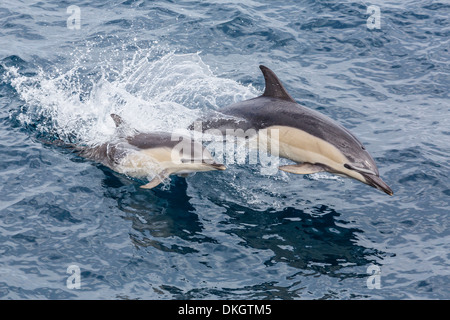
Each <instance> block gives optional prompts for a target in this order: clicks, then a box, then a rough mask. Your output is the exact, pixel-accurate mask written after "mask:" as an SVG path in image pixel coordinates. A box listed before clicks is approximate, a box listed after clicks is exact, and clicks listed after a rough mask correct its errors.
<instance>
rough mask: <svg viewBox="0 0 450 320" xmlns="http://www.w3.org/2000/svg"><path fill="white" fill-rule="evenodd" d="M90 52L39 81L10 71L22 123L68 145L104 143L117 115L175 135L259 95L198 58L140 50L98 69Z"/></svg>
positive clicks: (41, 74)
mask: <svg viewBox="0 0 450 320" xmlns="http://www.w3.org/2000/svg"><path fill="white" fill-rule="evenodd" d="M87 52H90V53H92V52H91V51H90V50H87V51H86V53H85V54H84V55H83V56H81V57H80V55H79V54H76V55H74V56H76V58H75V59H74V62H73V65H72V66H71V67H70V68H69V69H67V70H63V68H62V67H55V68H54V69H52V70H51V71H46V70H43V69H42V68H39V69H38V71H37V73H36V75H34V76H26V75H21V74H20V72H19V71H18V69H17V68H15V67H5V69H6V70H7V72H6V74H5V78H6V79H7V81H9V83H10V84H11V85H12V86H13V87H14V89H15V90H16V91H17V92H18V94H19V97H20V98H21V100H23V101H24V106H23V107H22V108H21V110H20V112H19V113H18V114H17V115H16V118H17V119H18V120H19V121H20V122H21V124H22V125H25V126H28V127H30V126H33V127H35V128H36V130H37V131H38V132H39V133H41V134H47V135H52V136H53V137H54V138H57V139H61V140H63V141H66V142H75V143H80V144H85V145H98V144H100V143H104V142H106V141H108V140H109V139H110V138H111V136H112V135H113V134H114V131H115V130H114V123H113V121H112V119H111V118H110V114H111V113H116V114H119V115H121V116H122V118H123V119H124V120H125V121H126V122H127V123H129V124H130V125H131V126H132V127H133V128H134V129H136V130H139V131H143V132H150V131H167V132H172V131H175V130H178V129H183V128H186V127H187V126H188V125H189V124H190V123H192V122H193V121H195V120H196V119H197V118H198V117H199V116H200V115H201V113H202V112H204V111H206V110H209V109H216V108H220V107H221V106H223V105H226V104H230V103H233V102H237V101H240V100H244V99H248V98H251V97H254V96H256V95H257V93H258V92H257V90H255V89H254V88H253V87H252V86H243V85H241V84H239V83H238V82H236V81H234V80H229V79H222V78H220V77H217V76H215V75H214V74H213V73H212V72H211V70H210V68H209V67H208V66H207V65H206V64H205V63H204V62H203V61H202V59H201V57H200V54H199V53H189V54H177V53H174V52H165V53H163V54H161V53H160V52H159V50H157V49H154V48H153V49H139V50H137V51H136V52H134V53H133V54H130V56H129V57H128V56H125V57H123V56H121V57H120V59H123V60H120V59H119V60H117V61H114V60H112V59H109V60H108V61H104V64H103V65H100V67H98V66H97V65H95V62H94V61H93V60H94V59H93V58H92V60H91V61H90V60H89V59H90V57H91V56H90V55H88V53H87ZM72 55H73V54H72ZM92 56H95V55H92ZM90 65H91V66H92V68H90V67H89V66H90Z"/></svg>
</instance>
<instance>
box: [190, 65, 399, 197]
mask: <svg viewBox="0 0 450 320" xmlns="http://www.w3.org/2000/svg"><path fill="white" fill-rule="evenodd" d="M260 69H261V71H262V73H263V75H264V79H265V91H264V93H263V94H262V95H261V96H259V97H256V98H253V99H249V100H245V101H242V102H238V103H235V104H232V105H230V106H227V107H224V108H221V109H219V113H220V114H222V116H217V113H216V114H215V115H214V116H208V117H206V118H205V119H202V123H201V125H202V127H201V130H202V131H203V132H205V131H208V130H216V131H217V130H219V131H220V133H221V134H222V135H225V134H227V133H229V132H233V131H234V130H237V129H242V130H244V131H246V132H247V130H249V129H253V131H254V132H257V133H260V132H262V131H263V130H262V129H267V136H268V137H269V144H277V146H278V152H279V156H281V157H283V158H287V159H290V160H292V161H294V162H296V164H292V165H284V166H280V167H279V169H280V170H283V171H285V172H290V173H295V174H312V173H316V172H321V171H327V172H331V173H333V174H337V175H343V176H346V177H350V178H353V179H356V180H359V181H361V182H363V183H365V184H367V185H369V186H372V187H374V188H377V189H379V190H381V191H383V192H385V193H387V194H388V195H393V191H392V190H391V188H390V187H389V186H388V185H387V184H386V183H385V182H384V181H383V180H382V179H381V178H380V174H379V172H378V168H377V166H376V164H375V161H374V160H373V158H372V157H371V155H370V154H369V152H368V151H367V150H366V148H365V147H364V145H363V144H362V143H361V142H360V141H359V140H358V139H357V138H356V137H355V136H354V135H353V134H352V133H351V132H350V131H349V130H347V129H346V128H344V127H343V126H342V125H340V124H339V123H337V122H336V121H334V120H332V119H331V118H329V117H327V116H325V115H323V114H321V113H319V112H317V111H315V110H312V109H309V108H307V107H305V106H302V105H300V104H298V103H297V102H296V101H295V100H294V99H293V98H292V97H291V96H290V95H289V93H288V92H287V91H286V89H285V88H284V87H283V85H282V83H281V81H280V80H279V79H278V77H277V76H276V75H275V73H274V72H273V71H272V70H270V69H269V68H267V67H265V66H263V65H261V66H260ZM223 115H224V116H223ZM189 128H190V129H191V130H192V129H194V130H195V129H196V126H195V125H191V126H190V127H189ZM242 130H241V132H242ZM273 130H278V137H277V140H278V141H274V139H272V140H270V137H271V134H270V132H273Z"/></svg>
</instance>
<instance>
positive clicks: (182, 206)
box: [0, 0, 450, 299]
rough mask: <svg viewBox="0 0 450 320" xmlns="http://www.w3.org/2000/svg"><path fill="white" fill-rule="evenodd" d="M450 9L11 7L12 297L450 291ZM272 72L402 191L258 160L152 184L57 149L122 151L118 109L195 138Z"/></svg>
mask: <svg viewBox="0 0 450 320" xmlns="http://www.w3.org/2000/svg"><path fill="white" fill-rule="evenodd" d="M72 5H76V6H77V7H78V9H79V10H76V9H77V8H76V7H75V9H73V7H71V8H69V7H70V6H72ZM371 5H374V6H376V7H378V9H379V11H378V13H377V11H372V10H369V11H368V7H369V6H371ZM68 8H69V9H68ZM78 17H79V19H78ZM449 17H450V4H449V3H448V1H444V0H440V1H439V0H438V1H429V0H426V1H417V0H414V1H412V0H409V1H399V0H394V1H379V0H373V1H371V2H365V1H325V0H324V1H309V0H308V1H306V0H305V1H268V0H267V1H263V0H261V1H232V0H230V1H143V0H137V1H133V0H127V1H123V0H99V1H85V0H81V1H55V0H48V1H34V0H23V1H13V0H2V1H1V3H0V124H1V125H0V137H1V140H0V154H1V157H0V182H1V184H0V188H1V189H0V190H1V192H0V298H1V299H448V298H450V291H449V288H450V264H449V262H450V231H449V212H450V210H449V207H450V182H449V179H450V160H449V150H450V100H449V91H450V76H449V75H450V54H449V44H450V27H449V25H450V24H449V22H450V21H449V19H450V18H449ZM368 21H369V22H368ZM78 22H79V24H77V23H78ZM377 22H380V24H379V25H377V24H376V23H377ZM259 64H264V65H266V66H268V67H269V68H271V69H273V70H274V71H275V72H276V74H277V75H278V76H279V78H280V79H281V81H282V82H283V83H284V85H285V87H286V88H287V90H288V91H289V92H290V94H291V95H292V96H293V97H294V98H295V99H296V100H297V101H298V102H299V103H301V104H303V105H306V106H308V107H310V108H312V109H315V110H317V111H319V112H322V113H324V114H326V115H327V116H330V117H331V118H333V119H335V120H336V121H338V122H339V123H341V124H343V125H344V126H345V127H347V128H348V129H350V130H351V131H352V132H353V133H354V134H355V135H356V136H357V137H358V138H359V139H360V140H361V141H362V142H363V143H364V144H365V145H366V147H367V149H368V150H369V151H370V153H371V154H372V156H373V157H374V158H375V160H376V162H377V164H378V167H379V169H380V174H381V176H382V177H383V179H384V180H385V181H386V182H387V183H388V184H389V185H390V186H391V187H392V189H393V190H394V196H393V197H389V196H387V195H386V194H383V193H382V192H380V191H377V190H375V189H373V188H370V187H368V186H366V185H363V184H361V183H359V182H357V181H353V180H350V179H345V178H340V177H335V176H332V175H330V174H325V173H320V174H313V175H306V176H298V175H292V174H287V173H284V172H281V171H280V172H278V173H277V174H275V175H270V176H267V175H263V174H261V173H260V170H259V167H258V165H250V164H234V165H233V164H230V165H228V170H227V171H225V172H207V173H197V174H196V175H194V176H191V177H188V178H186V179H185V178H181V177H173V178H172V179H171V181H170V183H166V184H165V185H162V186H160V187H157V188H155V189H153V190H143V189H140V188H139V186H140V185H141V182H140V181H136V180H133V179H129V178H127V177H126V176H123V175H120V174H117V173H115V172H113V171H111V170H109V169H108V168H105V167H104V166H102V165H100V164H97V163H94V162H91V161H89V160H85V159H82V158H80V157H77V156H76V155H75V154H73V153H72V152H70V150H67V149H66V148H64V147H62V146H60V145H53V144H51V143H49V141H51V140H55V139H60V140H63V141H64V142H67V143H78V144H98V143H101V142H104V141H107V140H108V138H110V137H111V135H112V134H113V133H114V123H113V121H112V119H111V118H110V116H109V115H110V113H113V112H114V113H118V114H121V115H122V116H123V118H124V119H125V120H126V121H127V122H128V123H130V124H132V125H133V127H135V128H136V129H138V130H142V131H153V130H166V131H171V130H177V129H180V128H186V127H187V126H188V125H189V124H190V123H191V122H192V121H193V120H195V119H197V118H198V117H199V116H200V115H202V114H203V113H205V112H208V111H210V110H220V108H221V107H224V106H227V105H229V104H231V103H234V102H238V101H242V100H245V99H248V98H252V97H255V96H257V95H259V94H261V93H262V91H263V89H264V81H263V77H262V75H261V73H260V70H259V68H258V66H259ZM283 161H284V160H283ZM73 265H75V266H76V267H77V268H78V269H76V271H75V273H72V271H71V270H72V269H71V268H69V266H73ZM373 270H375V271H373ZM78 271H79V272H78ZM373 272H375V273H373ZM74 279H79V284H80V287H79V288H78V289H77V288H74V285H75V284H76V283H77V282H76V280H74Z"/></svg>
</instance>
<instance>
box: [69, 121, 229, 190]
mask: <svg viewBox="0 0 450 320" xmlns="http://www.w3.org/2000/svg"><path fill="white" fill-rule="evenodd" d="M111 117H112V118H113V120H114V122H115V124H116V127H117V131H118V132H117V133H116V136H117V137H116V139H114V140H113V141H109V142H107V143H103V144H101V145H98V146H92V147H83V146H82V147H80V146H74V147H73V148H74V149H75V151H76V152H78V154H79V155H80V156H82V157H84V158H87V159H90V160H93V161H96V162H100V163H101V164H103V165H105V166H107V167H109V168H110V169H112V170H114V171H116V172H119V173H122V174H125V175H127V176H130V177H135V178H143V179H144V178H148V177H149V176H153V178H152V179H151V180H150V182H149V183H147V184H145V185H142V186H141V188H144V189H151V188H154V187H156V186H157V185H159V184H160V183H162V182H163V181H164V180H166V179H167V178H168V177H169V175H172V174H175V175H180V176H186V175H188V174H190V173H194V172H200V171H212V170H225V169H226V168H225V166H224V165H223V164H220V163H216V162H215V161H214V159H213V157H212V156H211V154H210V153H209V152H208V150H207V149H205V148H204V147H203V145H202V144H201V143H199V142H196V141H194V140H192V139H191V138H189V137H185V136H173V135H172V134H169V133H167V132H151V133H143V132H137V131H134V130H132V131H133V133H132V134H129V135H127V134H125V132H126V131H127V130H121V129H122V126H123V123H124V122H123V121H122V119H121V118H120V117H119V116H118V115H116V114H111ZM128 131H129V130H128Z"/></svg>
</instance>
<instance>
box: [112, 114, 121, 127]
mask: <svg viewBox="0 0 450 320" xmlns="http://www.w3.org/2000/svg"><path fill="white" fill-rule="evenodd" d="M111 118H112V119H113V120H114V123H115V124H116V128H118V127H119V126H120V125H121V124H122V123H123V120H122V118H121V117H120V116H119V115H117V114H115V113H111Z"/></svg>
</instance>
